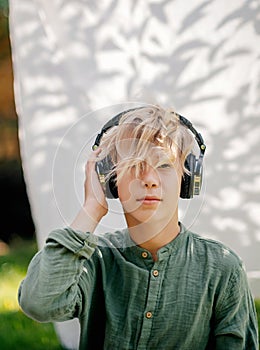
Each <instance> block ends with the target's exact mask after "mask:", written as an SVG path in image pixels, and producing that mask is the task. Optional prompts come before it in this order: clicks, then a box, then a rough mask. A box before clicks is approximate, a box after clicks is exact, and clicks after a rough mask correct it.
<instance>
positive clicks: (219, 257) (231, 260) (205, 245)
mask: <svg viewBox="0 0 260 350" xmlns="http://www.w3.org/2000/svg"><path fill="white" fill-rule="evenodd" d="M188 235H189V240H190V244H192V245H193V247H194V251H196V252H197V256H198V257H199V258H203V259H206V261H207V263H208V264H209V265H214V266H216V267H217V268H218V269H219V270H223V269H224V270H230V272H231V270H233V271H235V270H236V271H241V270H244V264H243V261H242V259H241V258H240V257H239V255H238V254H237V253H236V252H235V251H234V250H232V249H231V248H230V247H228V246H227V245H225V244H224V243H222V242H220V241H217V240H214V239H210V238H207V237H203V236H202V235H198V234H197V233H194V232H191V231H188Z"/></svg>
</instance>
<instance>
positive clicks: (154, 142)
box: [98, 106, 194, 180]
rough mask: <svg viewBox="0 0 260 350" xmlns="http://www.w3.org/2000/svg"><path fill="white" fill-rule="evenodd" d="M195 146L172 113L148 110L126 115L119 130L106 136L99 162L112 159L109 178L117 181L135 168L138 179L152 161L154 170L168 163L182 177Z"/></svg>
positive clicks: (101, 144) (112, 131)
mask: <svg viewBox="0 0 260 350" xmlns="http://www.w3.org/2000/svg"><path fill="white" fill-rule="evenodd" d="M193 146H194V137H193V136H192V134H191V133H190V131H189V130H188V128H187V127H185V126H184V125H182V124H181V123H180V120H179V117H178V115H177V114H176V113H175V112H174V111H173V110H171V109H166V110H165V109H163V108H162V107H160V106H147V107H141V108H137V109H135V110H130V111H129V112H126V113H125V114H123V115H122V117H121V118H120V120H119V124H118V126H114V127H112V128H111V129H109V130H108V131H107V132H106V133H105V134H104V135H103V137H102V140H101V143H100V148H101V150H102V151H101V153H100V154H99V157H98V158H99V159H103V158H105V157H107V156H109V157H110V158H111V161H112V163H113V165H114V167H113V169H111V173H110V174H108V177H109V176H112V175H113V174H115V173H116V174H117V179H118V180H119V179H120V178H122V177H123V176H124V174H125V173H126V172H127V171H128V170H129V169H132V168H134V169H135V172H136V173H135V174H136V176H138V175H139V174H140V172H141V171H142V170H143V169H144V167H145V164H146V163H147V161H148V160H149V159H151V158H153V159H154V160H153V166H154V167H157V166H160V165H161V164H162V163H164V162H165V161H166V159H167V161H169V162H171V163H172V164H175V166H178V169H179V170H180V171H181V172H182V174H183V173H184V172H188V170H187V169H185V166H184V163H185V159H186V157H187V155H188V154H189V153H190V152H191V150H192V148H193ZM148 163H149V162H148Z"/></svg>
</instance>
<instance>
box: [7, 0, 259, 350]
mask: <svg viewBox="0 0 260 350" xmlns="http://www.w3.org/2000/svg"><path fill="white" fill-rule="evenodd" d="M9 2H10V35H11V45H12V55H13V66H14V87H15V100H16V107H17V113H18V117H19V138H20V148H21V155H22V162H23V168H24V175H25V180H26V184H27V191H28V196H29V200H30V203H31V209H32V215H33V219H34V222H35V226H36V234H37V240H38V244H39V247H42V246H43V244H44V241H45V239H46V237H47V235H48V233H49V232H50V231H51V230H52V229H54V228H57V227H61V226H65V225H67V224H68V223H69V222H70V221H71V220H72V219H73V217H74V216H75V214H76V212H77V210H78V209H79V207H80V204H81V202H82V199H83V181H84V173H83V166H84V163H85V162H86V159H87V156H88V153H89V152H90V149H91V145H92V142H93V140H94V138H95V136H96V134H97V133H98V131H99V130H100V129H101V127H102V125H103V123H104V122H105V121H107V120H108V119H109V118H111V117H112V116H113V114H115V113H116V112H119V111H121V110H123V109H124V108H126V107H129V106H133V105H136V104H137V105H138V104H139V103H154V104H158V103H159V104H162V105H163V106H165V107H174V108H175V109H176V110H177V111H178V112H179V113H181V114H183V115H185V116H187V117H188V119H190V120H191V121H192V122H193V123H194V124H195V125H196V128H197V129H198V130H200V131H201V133H202V134H203V136H204V139H205V142H206V144H207V146H208V147H207V152H206V157H205V158H206V159H205V174H204V182H203V191H202V192H203V193H202V195H201V196H200V198H196V199H193V200H192V201H186V202H181V203H180V217H181V220H182V221H183V222H184V223H185V225H186V226H188V227H189V228H191V229H192V230H193V231H196V232H198V233H199V234H201V235H203V236H208V237H211V238H214V239H218V240H221V241H223V242H224V243H226V244H227V245H229V246H230V247H231V248H233V249H234V250H235V251H236V252H237V253H238V254H239V255H240V256H241V257H242V258H243V260H244V262H245V265H246V268H247V272H248V276H249V279H250V283H251V285H252V290H253V293H254V294H255V296H258V297H260V260H259V251H260V215H259V213H260V160H259V155H258V150H259V148H260V141H259V133H260V120H259V112H260V108H259V86H260V84H259V77H260V74H259V73H260V68H259V67H260V65H259V44H258V43H259V17H258V16H259V7H258V1H256V0H251V1H246V2H245V1H243V0H239V1H238V0H235V1H229V2H227V1H224V0H220V1H202V0H196V1H193V2H192V3H191V2H183V1H181V0H175V1H173V0H168V1H167V0H153V1H152V0H146V1H143V0H135V1H125V0H117V1H114V0H103V1H96V2H95V1H90V0H78V1H72V0H51V1H50V0H34V1H32V0H19V1H15V0H10V1H9ZM111 206H112V207H113V206H115V207H113V210H111V213H110V214H109V215H108V217H107V218H106V219H104V222H102V223H101V225H100V228H99V229H100V231H102V230H107V229H113V228H116V227H118V226H119V227H121V226H123V225H124V220H123V218H122V214H121V213H120V208H119V206H118V203H115V202H114V203H111ZM56 327H57V330H58V334H59V335H60V336H61V341H62V343H63V345H64V346H65V347H66V348H68V349H75V348H77V344H78V334H79V328H78V323H77V321H73V322H71V321H69V322H66V323H64V324H59V325H56Z"/></svg>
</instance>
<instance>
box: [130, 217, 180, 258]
mask: <svg viewBox="0 0 260 350" xmlns="http://www.w3.org/2000/svg"><path fill="white" fill-rule="evenodd" d="M128 229H129V233H130V236H131V239H132V240H133V241H134V242H135V243H136V244H137V245H139V247H142V248H144V249H146V250H148V251H149V252H150V253H151V254H152V256H153V259H154V260H155V261H156V260H157V251H158V250H159V249H160V248H162V247H163V246H165V245H166V244H168V243H170V242H171V241H172V240H174V239H175V238H176V237H177V236H178V234H179V232H180V227H179V224H178V213H177V211H176V213H175V214H174V215H173V217H172V218H171V220H170V221H169V222H168V224H166V225H165V224H164V225H162V222H156V223H154V222H145V223H141V224H138V225H136V224H135V225H131V223H129V222H128Z"/></svg>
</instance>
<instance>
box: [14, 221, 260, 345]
mask: <svg viewBox="0 0 260 350" xmlns="http://www.w3.org/2000/svg"><path fill="white" fill-rule="evenodd" d="M98 240H99V242H97V236H94V235H92V234H89V233H83V232H80V231H73V230H72V229H70V228H64V229H59V230H55V231H53V232H51V233H50V235H49V237H48V239H47V242H46V245H45V247H44V248H43V250H42V251H40V252H39V253H37V254H36V256H35V257H34V258H33V260H32V261H31V263H30V265H29V268H28V273H27V276H26V278H25V280H24V281H23V282H22V283H21V286H20V289H19V302H20V305H21V307H22V309H23V310H24V312H25V313H26V314H27V315H29V316H30V317H32V318H34V319H36V320H38V321H41V322H49V321H64V320H68V319H71V318H74V317H78V318H79V320H80V324H81V337H80V349H84V350H85V349H90V350H96V349H97V350H98V349H100V350H101V349H105V350H117V349H118V350H124V349H125V350H126V349H127V350H131V349H135V350H149V349H154V350H170V349H171V350H173V349H176V350H204V349H210V350H213V349H217V350H220V349H221V350H231V349H232V350H233V349H234V350H239V349H246V350H256V349H258V338H257V337H258V335H257V319H256V312H255V307H254V301H253V298H252V295H251V293H250V290H249V287H248V282H247V277H246V273H245V270H244V268H243V265H242V263H241V260H240V259H239V258H238V257H237V255H236V254H235V253H234V252H232V251H231V250H230V249H228V248H227V247H225V246H224V245H223V244H221V243H219V242H216V241H213V240H209V239H205V238H202V237H200V236H198V235H196V234H194V233H192V232H190V231H188V230H186V229H185V228H184V226H183V225H181V233H180V234H179V235H178V236H177V237H176V238H175V239H174V240H173V241H172V242H170V243H169V244H167V245H166V246H164V247H162V248H161V249H160V250H159V252H158V261H156V262H154V261H153V259H152V256H151V254H150V253H149V252H148V251H146V250H144V249H142V248H140V247H138V246H135V245H133V242H132V241H131V238H130V237H129V234H128V230H127V229H126V230H123V231H118V232H115V233H113V234H112V233H108V234H106V235H104V237H102V238H101V237H99V238H98ZM97 243H98V245H97Z"/></svg>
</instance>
